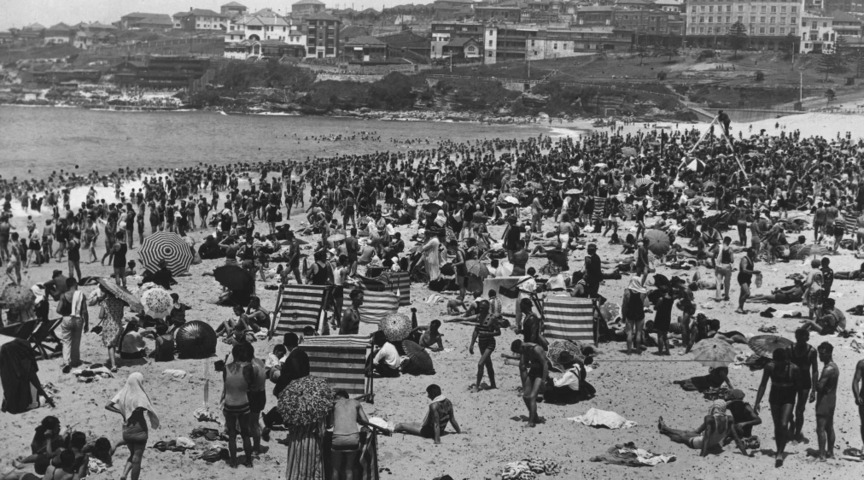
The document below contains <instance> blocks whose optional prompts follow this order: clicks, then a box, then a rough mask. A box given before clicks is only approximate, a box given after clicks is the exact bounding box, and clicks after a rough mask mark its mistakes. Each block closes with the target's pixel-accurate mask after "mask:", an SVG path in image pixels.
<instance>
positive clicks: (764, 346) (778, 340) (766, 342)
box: [747, 335, 793, 358]
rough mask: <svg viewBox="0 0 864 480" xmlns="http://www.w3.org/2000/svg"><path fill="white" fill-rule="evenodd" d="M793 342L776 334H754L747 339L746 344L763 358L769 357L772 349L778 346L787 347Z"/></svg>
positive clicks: (772, 352)
mask: <svg viewBox="0 0 864 480" xmlns="http://www.w3.org/2000/svg"><path fill="white" fill-rule="evenodd" d="M792 344H793V342H792V340H789V339H788V338H783V337H781V336H778V335H756V336H753V337H750V340H747V345H749V346H750V349H751V350H753V352H754V353H756V355H759V356H760V357H764V358H771V356H772V355H774V350H777V349H778V348H788V347H791V346H792Z"/></svg>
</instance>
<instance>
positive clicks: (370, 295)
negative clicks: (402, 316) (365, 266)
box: [343, 288, 399, 323]
mask: <svg viewBox="0 0 864 480" xmlns="http://www.w3.org/2000/svg"><path fill="white" fill-rule="evenodd" d="M350 294H351V290H349V289H347V288H346V289H345V292H344V293H343V301H344V303H343V305H349V306H350V305H351V297H350V296H349V295H350ZM398 310H399V297H398V296H396V294H395V293H391V292H376V291H374V290H369V289H365V288H364V289H363V305H361V306H360V321H361V322H365V323H378V322H380V321H381V319H383V318H384V317H386V316H387V315H388V314H391V313H396V312H397V311H398Z"/></svg>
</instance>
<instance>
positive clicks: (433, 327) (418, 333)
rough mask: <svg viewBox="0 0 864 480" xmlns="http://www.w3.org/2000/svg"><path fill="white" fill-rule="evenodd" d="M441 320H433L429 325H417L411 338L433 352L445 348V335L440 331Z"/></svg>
mask: <svg viewBox="0 0 864 480" xmlns="http://www.w3.org/2000/svg"><path fill="white" fill-rule="evenodd" d="M440 328H441V321H440V320H432V322H430V323H429V326H428V327H423V326H420V327H417V328H415V329H414V331H412V332H411V335H410V336H409V338H410V339H411V340H412V341H414V342H415V343H417V344H418V345H420V346H421V347H423V348H425V349H426V350H429V351H432V352H440V351H442V350H444V343H443V340H442V339H443V337H444V336H443V335H441V333H440V331H439V330H440Z"/></svg>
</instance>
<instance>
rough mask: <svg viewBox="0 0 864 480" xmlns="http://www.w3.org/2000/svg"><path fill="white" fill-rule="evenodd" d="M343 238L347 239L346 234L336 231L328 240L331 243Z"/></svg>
mask: <svg viewBox="0 0 864 480" xmlns="http://www.w3.org/2000/svg"><path fill="white" fill-rule="evenodd" d="M343 240H345V235H342V234H341V233H334V234H333V235H330V236H329V237H327V241H328V242H330V243H337V242H341V241H343Z"/></svg>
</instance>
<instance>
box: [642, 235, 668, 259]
mask: <svg viewBox="0 0 864 480" xmlns="http://www.w3.org/2000/svg"><path fill="white" fill-rule="evenodd" d="M645 238H647V239H648V250H650V251H651V252H652V253H654V254H655V255H666V254H667V253H669V249H670V248H671V246H672V242H671V241H670V240H669V234H668V233H666V232H664V231H662V230H648V231H647V232H645Z"/></svg>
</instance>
